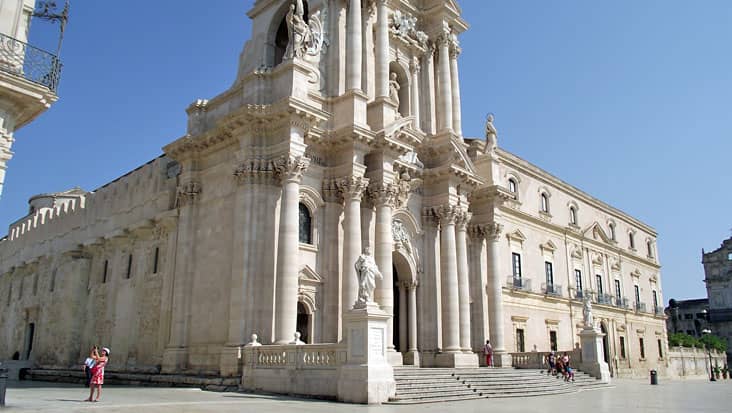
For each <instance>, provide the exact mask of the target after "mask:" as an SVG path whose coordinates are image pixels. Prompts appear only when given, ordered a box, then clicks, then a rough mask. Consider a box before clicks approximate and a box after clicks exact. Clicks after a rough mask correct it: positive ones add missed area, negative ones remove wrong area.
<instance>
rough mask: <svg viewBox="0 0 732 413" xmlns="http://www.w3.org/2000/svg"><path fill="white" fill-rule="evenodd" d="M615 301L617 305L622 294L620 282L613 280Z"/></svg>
mask: <svg viewBox="0 0 732 413" xmlns="http://www.w3.org/2000/svg"><path fill="white" fill-rule="evenodd" d="M615 299H616V300H618V304H620V302H621V301H622V299H623V294H622V293H621V291H620V280H615Z"/></svg>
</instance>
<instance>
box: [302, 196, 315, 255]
mask: <svg viewBox="0 0 732 413" xmlns="http://www.w3.org/2000/svg"><path fill="white" fill-rule="evenodd" d="M312 225H313V224H312V217H311V216H310V210H309V209H308V207H306V206H305V204H302V203H301V204H300V243H302V244H308V245H312V243H313V228H312Z"/></svg>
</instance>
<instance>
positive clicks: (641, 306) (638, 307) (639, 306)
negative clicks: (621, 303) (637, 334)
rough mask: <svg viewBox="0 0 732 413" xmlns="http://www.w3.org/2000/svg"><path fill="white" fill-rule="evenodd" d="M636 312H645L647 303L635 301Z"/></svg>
mask: <svg viewBox="0 0 732 413" xmlns="http://www.w3.org/2000/svg"><path fill="white" fill-rule="evenodd" d="M635 312H636V313H645V312H646V303H635Z"/></svg>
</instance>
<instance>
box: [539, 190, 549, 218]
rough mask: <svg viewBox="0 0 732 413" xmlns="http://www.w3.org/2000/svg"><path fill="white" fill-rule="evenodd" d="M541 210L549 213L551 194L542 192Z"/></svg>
mask: <svg viewBox="0 0 732 413" xmlns="http://www.w3.org/2000/svg"><path fill="white" fill-rule="evenodd" d="M541 212H546V213H547V214H548V213H549V196H548V195H547V194H546V193H542V194H541Z"/></svg>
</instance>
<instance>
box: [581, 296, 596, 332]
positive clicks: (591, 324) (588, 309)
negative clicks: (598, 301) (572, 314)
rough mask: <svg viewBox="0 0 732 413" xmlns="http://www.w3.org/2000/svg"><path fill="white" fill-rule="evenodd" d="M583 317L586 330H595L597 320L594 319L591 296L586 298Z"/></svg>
mask: <svg viewBox="0 0 732 413" xmlns="http://www.w3.org/2000/svg"><path fill="white" fill-rule="evenodd" d="M582 315H583V316H584V319H585V328H595V320H594V319H593V318H592V301H591V300H590V295H589V294H588V295H587V296H585V299H584V302H583V306H582Z"/></svg>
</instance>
